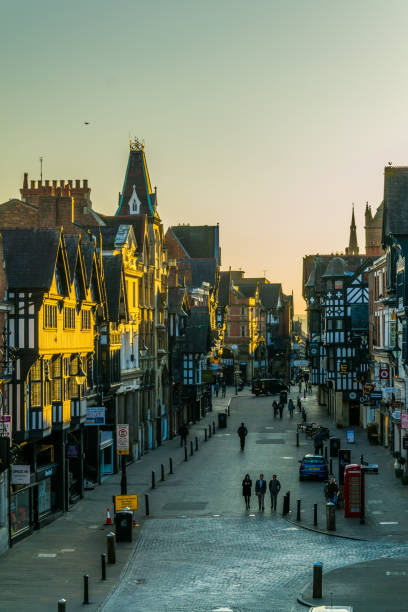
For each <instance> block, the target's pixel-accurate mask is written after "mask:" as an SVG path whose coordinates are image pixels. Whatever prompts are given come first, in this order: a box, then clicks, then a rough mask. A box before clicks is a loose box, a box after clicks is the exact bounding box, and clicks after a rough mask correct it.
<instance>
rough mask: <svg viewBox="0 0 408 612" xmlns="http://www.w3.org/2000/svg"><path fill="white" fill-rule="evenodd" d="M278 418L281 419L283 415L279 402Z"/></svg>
mask: <svg viewBox="0 0 408 612" xmlns="http://www.w3.org/2000/svg"><path fill="white" fill-rule="evenodd" d="M278 408H279V418H280V419H281V418H282V417H283V403H282V402H279V406H278Z"/></svg>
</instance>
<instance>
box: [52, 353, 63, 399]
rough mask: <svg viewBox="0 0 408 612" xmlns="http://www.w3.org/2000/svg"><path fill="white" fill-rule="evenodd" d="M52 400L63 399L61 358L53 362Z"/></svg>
mask: <svg viewBox="0 0 408 612" xmlns="http://www.w3.org/2000/svg"><path fill="white" fill-rule="evenodd" d="M51 384H52V401H53V402H60V401H61V358H60V357H57V359H54V361H53V362H52V383H51Z"/></svg>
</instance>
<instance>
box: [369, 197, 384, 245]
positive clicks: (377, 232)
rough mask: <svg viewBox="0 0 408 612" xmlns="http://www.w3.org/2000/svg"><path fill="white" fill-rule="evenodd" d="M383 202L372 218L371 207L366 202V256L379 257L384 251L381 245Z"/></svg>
mask: <svg viewBox="0 0 408 612" xmlns="http://www.w3.org/2000/svg"><path fill="white" fill-rule="evenodd" d="M383 212H384V202H382V203H381V204H380V205H379V207H378V208H377V210H376V213H375V216H374V217H373V215H372V212H371V206H369V204H368V202H366V208H365V226H364V229H365V243H366V255H372V256H374V257H380V256H381V255H382V254H383V253H384V251H383V249H382V245H381V238H382V222H383Z"/></svg>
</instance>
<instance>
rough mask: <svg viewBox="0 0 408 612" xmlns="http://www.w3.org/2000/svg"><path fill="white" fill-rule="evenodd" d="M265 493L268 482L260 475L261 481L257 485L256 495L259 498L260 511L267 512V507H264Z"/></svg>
mask: <svg viewBox="0 0 408 612" xmlns="http://www.w3.org/2000/svg"><path fill="white" fill-rule="evenodd" d="M265 493H266V480H264V475H263V474H259V479H258V480H257V481H256V483H255V495H256V496H257V498H258V506H259V511H261V510H262V511H264V510H265V506H264V498H265Z"/></svg>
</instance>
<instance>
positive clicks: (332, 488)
mask: <svg viewBox="0 0 408 612" xmlns="http://www.w3.org/2000/svg"><path fill="white" fill-rule="evenodd" d="M326 491H327V499H328V500H329V501H331V502H332V503H333V504H337V501H338V493H339V487H338V486H337V483H336V480H335V478H330V482H329V484H328V485H327V489H326Z"/></svg>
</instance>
